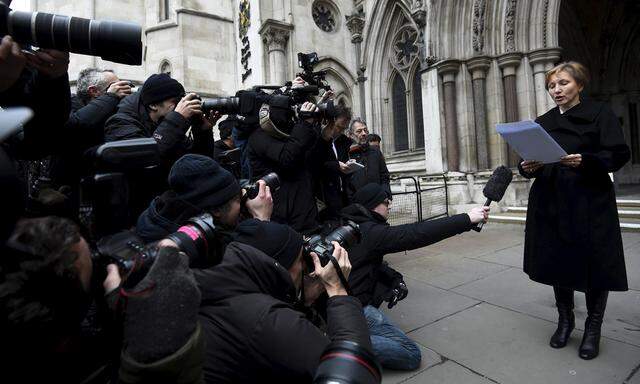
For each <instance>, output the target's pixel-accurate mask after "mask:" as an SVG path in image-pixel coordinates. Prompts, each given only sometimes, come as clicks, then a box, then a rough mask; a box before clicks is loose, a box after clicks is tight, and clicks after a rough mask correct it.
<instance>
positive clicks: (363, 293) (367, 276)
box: [342, 204, 473, 305]
mask: <svg viewBox="0 0 640 384" xmlns="http://www.w3.org/2000/svg"><path fill="white" fill-rule="evenodd" d="M342 217H343V218H345V219H348V220H352V221H354V222H356V223H357V224H358V225H359V226H360V231H361V233H362V240H361V241H360V243H359V244H357V245H355V246H353V247H351V249H349V260H350V261H351V274H350V275H349V284H350V285H351V290H352V291H353V295H354V296H356V297H358V298H359V299H360V301H361V302H362V305H368V304H370V303H371V299H372V296H373V293H374V289H375V285H376V280H377V270H378V267H379V266H380V264H382V258H383V256H384V255H386V254H387V253H393V252H402V251H408V250H412V249H416V248H421V247H425V246H427V245H430V244H433V243H437V242H438V241H440V240H444V239H446V238H449V237H451V236H454V235H457V234H460V233H462V232H466V231H469V230H470V229H471V228H472V226H473V225H472V224H471V220H470V219H469V215H467V214H460V215H454V216H451V217H444V218H441V219H435V220H428V221H423V222H420V223H413V224H404V225H396V226H390V225H389V224H388V223H387V221H386V220H385V219H384V218H383V217H382V216H380V215H379V214H378V213H376V212H373V211H370V210H368V209H366V208H365V207H363V206H362V205H360V204H352V205H350V206H348V207H346V208H344V209H343V210H342Z"/></svg>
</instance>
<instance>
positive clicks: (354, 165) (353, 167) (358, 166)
mask: <svg viewBox="0 0 640 384" xmlns="http://www.w3.org/2000/svg"><path fill="white" fill-rule="evenodd" d="M345 165H346V166H347V167H349V168H348V170H347V172H346V173H347V175H348V174H350V173H353V172H355V171H358V170H360V169H363V168H364V165H362V164H360V163H358V162H356V160H355V159H349V161H347V162H346V163H345Z"/></svg>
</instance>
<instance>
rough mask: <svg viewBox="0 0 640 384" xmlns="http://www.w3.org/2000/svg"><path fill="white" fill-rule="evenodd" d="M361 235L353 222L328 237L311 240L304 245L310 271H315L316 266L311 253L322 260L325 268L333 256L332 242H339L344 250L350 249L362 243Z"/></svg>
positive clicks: (321, 262)
mask: <svg viewBox="0 0 640 384" xmlns="http://www.w3.org/2000/svg"><path fill="white" fill-rule="evenodd" d="M360 238H361V233H360V227H359V226H358V224H356V223H354V222H353V221H350V220H349V221H347V224H346V225H343V226H340V227H338V228H336V229H334V230H333V231H332V232H331V233H329V234H328V235H327V236H325V237H323V236H322V235H315V236H312V237H311V238H309V239H308V240H307V241H306V242H305V244H304V254H305V255H306V256H305V260H306V262H307V268H308V270H309V271H313V270H314V269H315V268H314V265H313V261H312V260H311V257H310V253H311V252H314V253H315V254H316V255H318V259H320V264H321V265H322V266H323V267H324V266H325V265H327V263H328V262H329V260H331V257H332V255H333V249H334V247H333V244H331V242H332V241H337V242H338V244H340V246H341V247H343V248H349V247H351V246H353V245H355V244H357V243H359V242H360Z"/></svg>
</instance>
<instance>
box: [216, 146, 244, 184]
mask: <svg viewBox="0 0 640 384" xmlns="http://www.w3.org/2000/svg"><path fill="white" fill-rule="evenodd" d="M232 149H234V148H231V147H229V146H228V145H227V143H225V142H224V140H218V141H216V142H215V143H213V160H215V161H217V162H218V164H220V166H221V167H223V168H224V169H226V170H227V171H229V172H231V174H232V175H233V176H235V178H236V179H240V155H241V153H240V148H236V150H235V151H233V152H227V151H231V150H232ZM225 152H227V154H226V155H225V156H222V155H223V154H224V153H225Z"/></svg>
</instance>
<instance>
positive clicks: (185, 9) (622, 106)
mask: <svg viewBox="0 0 640 384" xmlns="http://www.w3.org/2000/svg"><path fill="white" fill-rule="evenodd" d="M31 9H33V10H39V11H45V12H56V13H62V14H67V15H74V16H81V17H91V18H98V19H116V20H128V21H133V22H136V23H139V24H141V25H142V26H143V28H144V42H145V46H146V50H145V59H144V63H143V65H142V66H141V67H130V66H123V65H117V64H112V63H103V62H102V61H101V60H100V59H99V58H92V57H83V56H75V55H74V57H73V60H72V65H71V70H70V72H71V76H72V79H73V77H74V76H77V73H78V72H79V70H80V69H82V68H84V67H86V66H101V67H107V68H113V69H115V70H116V71H117V73H118V74H119V75H120V76H121V77H122V78H127V79H132V80H135V81H137V82H142V81H144V79H145V78H146V77H147V76H149V75H150V74H152V73H157V72H161V71H162V72H170V73H171V75H172V76H173V77H175V78H177V79H178V80H180V81H181V82H182V83H183V84H184V85H185V87H186V88H187V89H188V90H190V91H195V92H199V93H201V94H203V95H207V96H214V95H215V96H228V95H233V94H234V93H235V92H236V90H238V89H243V88H248V87H251V86H254V85H259V84H282V83H284V82H285V81H287V80H290V79H292V78H293V77H294V76H295V74H296V72H298V71H299V68H298V65H297V64H298V63H297V55H296V53H297V52H311V51H316V52H317V53H318V55H319V58H320V62H319V64H318V66H317V69H325V70H327V71H328V75H327V80H328V81H329V82H330V83H331V85H332V87H333V88H334V91H335V93H336V95H337V98H338V100H339V101H341V102H343V103H345V104H347V105H349V106H351V107H352V108H353V110H354V112H355V114H356V115H360V116H362V117H364V118H365V119H366V120H367V122H368V124H369V127H370V129H372V131H373V132H374V133H378V134H380V136H382V149H383V152H384V154H385V156H386V159H387V163H388V165H389V169H390V170H391V171H392V172H393V173H396V174H411V175H423V176H425V177H426V178H427V179H428V178H429V177H430V176H429V175H434V174H440V175H442V174H445V175H446V177H447V178H448V181H449V182H448V184H449V192H450V200H451V202H452V203H453V204H468V203H474V202H475V203H478V202H483V201H484V199H483V197H482V194H481V191H482V187H483V186H484V184H485V183H486V181H487V179H488V177H489V175H490V173H491V170H492V169H494V168H495V167H497V166H498V165H501V164H505V165H509V166H514V165H515V164H516V162H517V155H515V154H514V153H512V152H511V151H510V150H509V149H508V147H507V145H506V144H505V142H504V141H503V140H502V139H501V138H500V137H499V135H498V134H497V133H496V132H495V128H494V127H495V124H496V123H500V122H510V121H518V120H524V119H535V117H536V116H538V115H541V114H543V113H545V112H546V111H548V110H549V109H550V108H552V107H553V106H554V103H553V101H552V100H551V98H550V97H549V96H548V94H547V92H546V90H545V82H544V73H545V71H547V70H548V69H550V68H551V67H552V66H553V65H554V64H556V63H558V62H560V61H563V60H578V61H581V62H583V63H585V64H586V65H587V66H588V67H590V69H591V71H592V74H593V76H592V77H593V81H592V83H591V84H590V86H589V87H588V88H587V89H586V93H587V94H589V95H590V96H592V97H594V98H597V99H602V100H606V101H608V102H610V104H611V106H612V107H613V109H614V111H615V112H616V114H617V115H618V116H619V118H620V121H621V123H622V125H623V127H624V130H625V135H626V137H627V140H628V142H629V145H630V147H631V148H632V151H633V160H632V161H631V162H630V163H629V164H628V165H626V166H625V167H624V168H623V169H622V170H621V171H620V172H618V173H617V174H616V175H615V180H616V182H617V183H620V184H630V183H635V184H637V183H640V133H639V127H638V125H639V123H638V120H639V118H638V116H639V115H640V66H639V65H638V63H640V28H639V20H640V3H638V2H637V1H634V0H424V1H421V0H272V1H259V0H207V1H205V0H110V1H99V0H79V1H65V0H31ZM433 180H435V178H433ZM528 188H529V181H527V180H524V179H521V178H519V177H516V178H515V179H514V182H513V183H512V185H511V187H510V188H509V191H508V193H507V195H506V200H505V203H506V204H516V205H518V204H523V203H524V202H525V200H526V198H527V194H528Z"/></svg>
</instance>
